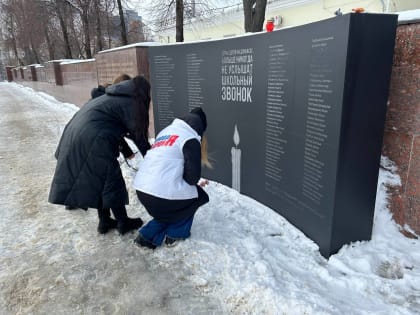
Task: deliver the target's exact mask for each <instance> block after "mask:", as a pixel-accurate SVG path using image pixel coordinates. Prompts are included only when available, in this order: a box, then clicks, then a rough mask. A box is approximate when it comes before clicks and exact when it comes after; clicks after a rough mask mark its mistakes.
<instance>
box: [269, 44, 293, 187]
mask: <svg viewBox="0 0 420 315" xmlns="http://www.w3.org/2000/svg"><path fill="white" fill-rule="evenodd" d="M289 55H290V52H289V51H288V50H287V48H285V46H284V45H283V44H278V45H273V46H269V49H268V60H269V62H268V82H267V104H266V107H267V114H266V124H265V125H266V127H265V140H266V146H265V166H264V172H265V176H266V178H269V179H271V180H273V181H275V182H277V183H279V182H281V180H282V178H283V174H282V172H283V169H282V167H281V166H282V165H283V164H284V163H282V162H283V159H284V154H285V146H286V144H287V138H286V136H285V134H284V132H285V123H284V121H285V119H287V117H286V108H287V107H288V106H289V104H287V101H286V94H287V93H288V91H289V82H290V77H289V76H290V73H288V67H287V65H288V64H289V62H290V61H289ZM266 186H267V185H266Z"/></svg>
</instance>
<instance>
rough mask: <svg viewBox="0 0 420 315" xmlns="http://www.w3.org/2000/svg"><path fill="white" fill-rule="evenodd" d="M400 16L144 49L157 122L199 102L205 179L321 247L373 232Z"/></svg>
mask: <svg viewBox="0 0 420 315" xmlns="http://www.w3.org/2000/svg"><path fill="white" fill-rule="evenodd" d="M396 27H397V16H396V15H389V14H347V15H343V16H338V17H334V18H331V19H328V20H324V21H320V22H316V23H311V24H307V25H303V26H299V27H294V28H287V29H283V30H279V31H274V32H271V33H258V34H253V35H247V36H242V37H235V38H230V39H224V40H216V41H207V42H197V43H183V44H175V45H162V46H155V47H149V63H150V77H151V81H152V88H153V91H152V94H153V104H154V117H155V128H156V131H157V132H158V131H160V130H161V129H163V128H164V127H165V126H167V125H168V124H169V123H170V122H171V121H172V119H173V118H174V117H178V116H182V115H184V114H185V113H186V112H187V111H188V110H189V109H191V108H193V107H196V106H201V107H203V108H204V110H205V112H206V113H207V119H208V132H207V135H208V139H209V152H210V156H211V158H212V159H213V164H214V168H213V169H211V170H206V171H205V174H204V176H206V177H208V178H210V179H212V180H215V181H217V182H221V183H223V184H226V185H228V186H231V187H233V188H234V189H236V190H238V191H239V192H241V193H243V194H245V195H249V196H251V197H252V198H255V199H256V200H258V201H260V202H262V203H264V204H266V205H267V206H269V207H270V208H272V209H274V210H275V211H277V212H278V213H279V214H281V215H282V216H284V217H285V218H287V219H288V220H289V221H290V222H291V223H293V224H294V225H295V226H297V227H298V228H299V229H301V230H302V231H303V232H304V233H305V234H306V235H307V236H309V237H310V238H311V239H313V240H314V241H315V242H316V243H317V244H318V245H319V248H320V252H321V254H322V255H323V256H325V257H329V256H330V255H332V254H334V253H336V252H337V251H338V250H339V249H340V248H341V246H342V245H343V244H347V243H349V242H352V241H358V240H368V239H370V237H371V231H372V223H373V215H374V206H375V196H376V186H377V179H378V169H379V161H380V154H381V146H382V137H383V129H384V121H385V114H386V103H387V98H388V88H389V80H390V73H391V67H392V58H393V50H394V41H395V32H396Z"/></svg>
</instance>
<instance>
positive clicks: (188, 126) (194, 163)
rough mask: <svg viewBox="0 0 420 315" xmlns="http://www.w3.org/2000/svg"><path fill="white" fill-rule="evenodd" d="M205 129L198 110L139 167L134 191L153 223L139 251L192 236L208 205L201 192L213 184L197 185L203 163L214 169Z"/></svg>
mask: <svg viewBox="0 0 420 315" xmlns="http://www.w3.org/2000/svg"><path fill="white" fill-rule="evenodd" d="M206 128H207V119H206V114H205V113H204V111H203V110H202V109H201V108H199V107H197V108H194V109H193V110H191V111H190V113H188V114H187V115H186V116H185V117H183V118H182V119H178V118H176V119H175V120H174V121H173V122H172V124H170V125H169V126H168V127H166V128H165V129H163V130H162V131H161V132H160V133H159V134H158V135H157V137H156V141H155V143H154V144H153V146H152V148H151V149H150V150H149V151H148V152H147V154H146V156H145V157H144V160H143V161H141V162H140V165H139V170H138V172H137V174H136V177H135V179H134V182H133V186H134V188H135V189H136V192H137V197H138V198H139V200H140V202H141V203H142V204H143V206H144V207H145V208H146V210H147V212H148V213H149V214H150V215H151V216H152V217H153V219H152V220H151V221H149V222H148V223H147V224H146V225H145V226H143V227H142V228H141V229H140V230H139V235H138V236H137V238H136V239H135V240H134V242H135V244H136V245H139V246H145V247H148V248H152V249H154V248H156V247H157V246H160V245H162V243H165V244H166V245H172V244H173V243H175V242H176V241H177V240H182V239H186V238H188V237H189V236H190V230H191V225H192V222H193V219H194V214H195V212H196V211H197V209H198V208H199V207H201V206H202V205H204V204H206V203H207V202H208V201H209V196H208V195H207V193H206V192H205V191H204V190H203V188H202V187H201V186H204V185H205V184H206V183H208V181H207V180H205V181H202V182H200V184H198V182H199V179H200V177H201V163H203V164H204V165H207V166H208V167H210V163H209V161H208V159H207V141H206V140H205V138H204V139H203V138H202V137H203V133H204V131H205V130H206Z"/></svg>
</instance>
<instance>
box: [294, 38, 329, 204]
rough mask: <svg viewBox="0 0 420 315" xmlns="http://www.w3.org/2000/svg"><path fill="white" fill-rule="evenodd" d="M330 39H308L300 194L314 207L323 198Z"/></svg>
mask: <svg viewBox="0 0 420 315" xmlns="http://www.w3.org/2000/svg"><path fill="white" fill-rule="evenodd" d="M333 41H334V37H333V36H331V37H322V38H314V39H312V43H311V44H312V49H311V60H310V73H309V86H308V93H307V113H306V130H305V146H304V162H303V180H302V194H303V195H304V196H305V197H307V198H309V199H310V200H311V201H313V202H315V203H316V204H320V202H321V199H322V198H323V189H324V185H323V184H322V179H323V176H324V169H325V167H326V165H325V163H326V161H325V160H323V159H322V157H321V155H320V151H321V150H322V148H323V147H325V145H326V143H325V142H326V141H327V139H328V134H327V123H328V116H329V113H330V110H331V104H330V99H331V95H332V93H333V90H332V85H333V80H332V69H333V65H331V64H330V60H331V58H330V56H329V49H328V47H329V45H331V44H332V42H333Z"/></svg>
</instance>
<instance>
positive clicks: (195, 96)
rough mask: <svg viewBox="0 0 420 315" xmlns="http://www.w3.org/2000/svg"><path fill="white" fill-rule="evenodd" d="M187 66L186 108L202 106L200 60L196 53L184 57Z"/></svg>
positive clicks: (201, 61)
mask: <svg viewBox="0 0 420 315" xmlns="http://www.w3.org/2000/svg"><path fill="white" fill-rule="evenodd" d="M185 58H186V65H187V93H188V108H189V109H193V108H195V107H201V106H203V86H202V82H203V80H204V79H203V77H202V76H201V65H202V63H203V59H201V58H200V57H199V56H198V55H197V54H196V53H189V54H187V55H186V57H185Z"/></svg>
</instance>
